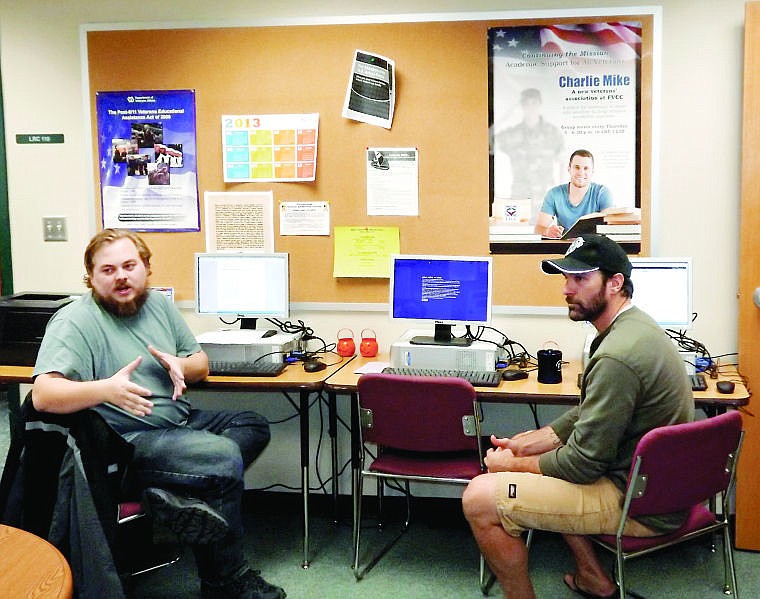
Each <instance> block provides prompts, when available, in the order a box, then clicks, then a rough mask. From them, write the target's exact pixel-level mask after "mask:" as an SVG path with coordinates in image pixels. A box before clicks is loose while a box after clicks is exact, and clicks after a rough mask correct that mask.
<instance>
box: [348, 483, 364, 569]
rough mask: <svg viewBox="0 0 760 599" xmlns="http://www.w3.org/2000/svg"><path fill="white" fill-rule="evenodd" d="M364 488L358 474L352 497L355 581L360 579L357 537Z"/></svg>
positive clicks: (359, 532) (358, 534)
mask: <svg viewBox="0 0 760 599" xmlns="http://www.w3.org/2000/svg"><path fill="white" fill-rule="evenodd" d="M363 486H364V476H362V474H361V472H360V473H359V476H358V479H357V481H356V489H355V491H356V494H355V496H354V531H353V537H354V539H353V540H354V559H353V564H352V565H351V567H352V568H353V569H354V576H355V577H356V579H357V580H359V579H360V578H361V576H360V573H359V536H360V534H361V528H362V487H363Z"/></svg>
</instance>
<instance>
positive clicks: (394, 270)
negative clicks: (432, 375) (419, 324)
mask: <svg viewBox="0 0 760 599" xmlns="http://www.w3.org/2000/svg"><path fill="white" fill-rule="evenodd" d="M492 285H493V267H492V260H491V258H490V257H475V256H421V255H395V256H392V257H391V278H390V302H389V303H390V316H391V318H394V319H412V320H421V321H425V322H428V323H429V324H431V325H433V327H434V333H433V335H430V336H427V335H423V336H418V337H413V338H412V339H411V342H412V343H417V344H433V345H469V344H470V343H471V340H470V339H467V338H464V337H454V336H453V335H452V333H451V328H452V326H454V325H457V324H475V325H481V324H487V323H489V322H490V321H491V297H492Z"/></svg>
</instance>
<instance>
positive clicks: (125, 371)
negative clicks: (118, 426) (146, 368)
mask: <svg viewBox="0 0 760 599" xmlns="http://www.w3.org/2000/svg"><path fill="white" fill-rule="evenodd" d="M141 362H142V356H138V357H137V358H135V359H134V360H132V361H131V362H130V363H129V364H127V365H126V366H125V367H124V368H122V369H121V370H119V371H118V372H117V373H116V374H114V375H113V376H112V377H111V379H110V380H111V382H112V383H113V393H111V397H110V399H109V402H110V403H112V404H114V405H116V406H118V407H120V408H122V409H123V410H126V411H127V412H131V413H132V414H135V415H136V416H147V415H148V414H150V413H151V409H152V408H153V402H152V401H150V400H148V399H145V398H146V397H150V396H151V395H152V393H151V392H150V389H146V388H145V387H141V386H140V385H138V384H137V383H133V382H132V379H131V377H132V373H133V372H134V371H135V369H136V368H137V367H138V366H139V365H140V363H141Z"/></svg>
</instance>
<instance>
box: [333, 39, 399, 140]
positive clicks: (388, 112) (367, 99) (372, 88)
mask: <svg viewBox="0 0 760 599" xmlns="http://www.w3.org/2000/svg"><path fill="white" fill-rule="evenodd" d="M395 104H396V64H395V63H394V62H393V61H392V60H391V59H390V58H387V57H385V56H380V55H379V54H371V53H369V52H365V51H363V50H356V51H355V52H354V60H353V64H352V67H351V76H350V77H349V80H348V86H347V88H346V99H345V100H344V102H343V116H344V117H345V118H347V119H354V120H355V121H361V122H363V123H369V124H370V125H379V126H380V127H385V128H386V129H390V128H391V123H392V122H393V110H394V106H395Z"/></svg>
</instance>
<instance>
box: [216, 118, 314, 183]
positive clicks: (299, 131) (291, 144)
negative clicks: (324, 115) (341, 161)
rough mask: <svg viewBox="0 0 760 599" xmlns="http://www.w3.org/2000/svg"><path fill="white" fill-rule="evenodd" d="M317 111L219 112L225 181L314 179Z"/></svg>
mask: <svg viewBox="0 0 760 599" xmlns="http://www.w3.org/2000/svg"><path fill="white" fill-rule="evenodd" d="M318 129H319V114H316V113H314V114H247V115H224V116H222V154H223V165H222V168H223V169H224V181H225V182H226V183H233V182H256V181H259V182H267V181H290V182H292V181H314V178H315V177H316V172H317V134H318Z"/></svg>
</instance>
